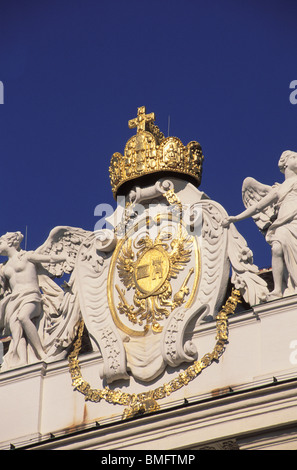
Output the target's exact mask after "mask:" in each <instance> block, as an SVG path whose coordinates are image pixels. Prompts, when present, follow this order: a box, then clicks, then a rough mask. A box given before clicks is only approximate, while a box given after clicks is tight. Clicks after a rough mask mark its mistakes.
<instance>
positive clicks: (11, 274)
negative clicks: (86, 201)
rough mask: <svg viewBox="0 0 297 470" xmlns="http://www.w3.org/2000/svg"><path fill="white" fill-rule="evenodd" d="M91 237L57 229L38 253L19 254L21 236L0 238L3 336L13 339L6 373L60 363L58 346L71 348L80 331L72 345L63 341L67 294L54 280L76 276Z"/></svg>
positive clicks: (67, 320) (67, 318)
mask: <svg viewBox="0 0 297 470" xmlns="http://www.w3.org/2000/svg"><path fill="white" fill-rule="evenodd" d="M86 234H87V232H85V231H84V230H82V229H74V228H71V227H56V228H55V229H53V230H52V231H51V233H50V235H49V237H48V239H47V241H46V242H45V244H44V245H42V246H41V247H40V248H39V249H37V250H36V251H35V252H33V251H24V250H22V249H21V248H20V244H21V241H22V239H23V235H22V234H21V233H20V232H12V233H6V234H5V235H3V236H2V237H1V238H0V254H1V255H2V256H7V257H8V261H7V262H5V263H3V264H2V265H1V267H0V286H1V301H0V331H1V332H2V334H4V335H10V336H11V342H10V346H9V350H8V352H7V353H6V354H5V356H4V361H3V364H2V367H1V371H5V370H7V369H11V368H15V367H19V366H23V365H26V364H28V363H32V362H36V361H39V360H45V359H46V358H49V357H52V358H53V359H55V358H56V357H57V358H59V354H58V352H61V350H59V349H61V348H59V345H58V343H59V341H60V344H62V343H63V342H64V343H65V344H64V347H63V348H62V349H63V350H65V347H66V346H69V344H71V341H72V340H73V338H74V335H75V329H73V332H72V334H70V337H69V338H68V340H67V338H66V337H64V339H62V337H63V331H65V330H66V324H67V323H68V322H69V315H68V316H67V315H66V316H65V315H64V316H63V317H61V315H60V310H59V309H60V307H61V305H62V300H63V297H64V292H63V290H62V289H61V287H59V286H58V284H56V283H55V282H54V281H53V280H52V278H54V277H59V276H61V275H62V274H63V273H70V272H71V271H72V270H73V267H74V260H75V256H76V252H77V248H78V246H79V245H80V243H81V241H82V240H83V238H84V237H85V235H86ZM68 330H69V328H68ZM64 355H65V352H64Z"/></svg>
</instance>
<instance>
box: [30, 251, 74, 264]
mask: <svg viewBox="0 0 297 470" xmlns="http://www.w3.org/2000/svg"><path fill="white" fill-rule="evenodd" d="M27 259H28V261H31V263H61V262H63V261H66V260H67V259H68V257H67V255H66V253H65V254H64V255H55V254H52V255H42V254H40V255H39V254H35V253H32V254H31V253H29V254H28V256H27Z"/></svg>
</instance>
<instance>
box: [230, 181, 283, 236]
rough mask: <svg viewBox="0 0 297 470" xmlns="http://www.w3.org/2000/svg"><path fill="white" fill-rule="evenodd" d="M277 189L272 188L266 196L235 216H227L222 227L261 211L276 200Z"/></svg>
mask: <svg viewBox="0 0 297 470" xmlns="http://www.w3.org/2000/svg"><path fill="white" fill-rule="evenodd" d="M277 199H278V195H277V189H276V188H273V189H272V190H271V191H270V192H269V193H268V194H267V195H266V196H264V197H263V198H262V199H261V200H260V201H259V202H257V203H256V204H253V205H252V206H250V207H248V208H247V209H246V210H244V211H243V212H241V213H240V214H238V215H236V216H230V217H227V218H226V219H225V220H224V221H223V222H222V225H223V227H229V225H230V224H231V223H234V222H239V221H240V220H244V219H247V218H249V217H252V216H254V215H256V214H257V213H258V212H261V211H262V210H263V209H265V208H266V207H268V206H270V205H271V204H272V203H274V202H275V201H277Z"/></svg>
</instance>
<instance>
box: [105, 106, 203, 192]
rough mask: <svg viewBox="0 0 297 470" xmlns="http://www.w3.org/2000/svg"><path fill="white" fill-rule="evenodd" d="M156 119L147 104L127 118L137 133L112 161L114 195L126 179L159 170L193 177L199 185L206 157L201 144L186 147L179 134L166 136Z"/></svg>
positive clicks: (129, 124)
mask: <svg viewBox="0 0 297 470" xmlns="http://www.w3.org/2000/svg"><path fill="white" fill-rule="evenodd" d="M154 121H155V114H154V113H150V114H145V106H141V107H140V108H138V112H137V117H136V118H135V119H131V120H130V121H128V126H129V128H130V129H133V128H135V127H136V128H137V134H136V135H134V136H133V137H131V138H130V139H129V140H128V142H127V143H126V146H125V151H124V155H122V154H120V153H118V152H116V153H114V154H113V156H112V157H111V161H110V167H109V176H110V182H111V187H112V192H113V195H114V197H115V198H116V195H117V192H118V190H119V188H120V187H121V186H122V185H123V184H124V183H126V182H127V181H131V180H134V179H136V178H139V177H141V176H145V175H149V174H152V173H158V172H173V173H180V174H183V175H187V176H190V177H191V178H192V179H194V180H195V182H196V184H197V185H198V186H199V184H200V182H201V175H202V162H203V158H204V157H203V155H202V148H201V146H200V144H199V143H198V142H195V141H191V142H189V143H188V145H187V146H186V147H185V146H184V145H183V144H182V142H181V141H180V139H178V138H177V137H165V136H164V134H163V133H162V132H161V131H160V129H159V128H158V126H156V125H155V124H154Z"/></svg>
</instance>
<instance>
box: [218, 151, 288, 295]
mask: <svg viewBox="0 0 297 470" xmlns="http://www.w3.org/2000/svg"><path fill="white" fill-rule="evenodd" d="M278 166H279V169H280V171H281V172H282V173H284V175H285V181H284V182H283V183H281V184H275V185H273V186H269V185H264V184H261V183H259V182H258V181H256V180H255V179H254V178H246V179H245V180H244V182H243V186H242V197H243V203H244V205H245V207H246V210H245V211H243V212H242V213H241V214H239V215H237V216H231V217H228V218H227V219H225V221H223V226H225V227H228V226H229V225H230V223H234V222H238V221H240V220H243V219H246V218H248V217H252V218H253V219H254V221H255V223H256V224H257V226H258V228H259V229H260V231H261V232H262V233H263V234H264V236H265V239H266V241H267V242H268V243H269V244H270V245H271V252H272V274H273V280H274V290H273V291H272V292H270V294H269V295H268V300H272V299H274V298H280V297H282V296H283V295H290V294H293V293H296V292H297V153H296V152H293V151H291V150H286V151H285V152H283V153H282V155H281V157H280V160H279V163H278Z"/></svg>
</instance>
